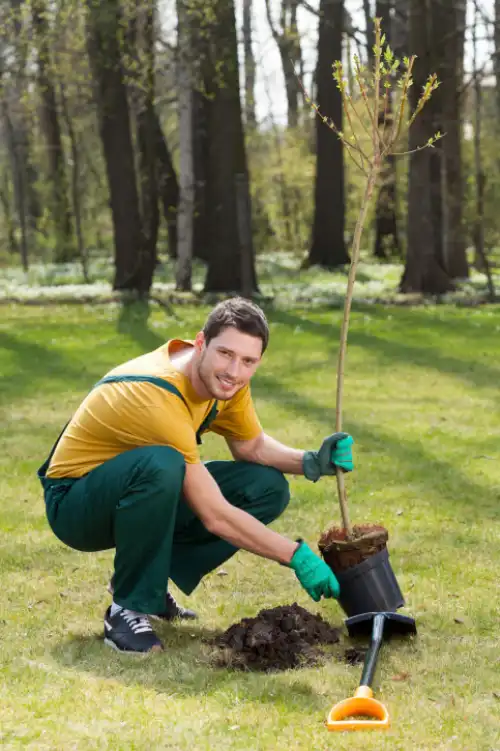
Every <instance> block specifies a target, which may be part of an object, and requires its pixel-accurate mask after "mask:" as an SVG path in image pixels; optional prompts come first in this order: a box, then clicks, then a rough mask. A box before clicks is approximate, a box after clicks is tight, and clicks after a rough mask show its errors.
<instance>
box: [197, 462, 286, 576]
mask: <svg viewBox="0 0 500 751" xmlns="http://www.w3.org/2000/svg"><path fill="white" fill-rule="evenodd" d="M183 491H184V496H185V498H186V501H187V503H188V505H189V506H190V508H191V509H192V510H193V511H194V513H195V514H196V516H197V517H198V518H199V519H200V520H201V522H202V523H203V525H204V526H205V527H206V528H207V529H208V531H209V532H211V533H212V534H214V535H216V536H217V537H221V538H222V539H223V540H226V541H227V542H230V543H232V544H233V545H235V546H236V547H237V548H243V549H244V550H248V551H250V552H251V553H255V554H256V555H260V556H262V557H263V558H269V559H270V560H272V561H278V562H279V563H284V564H288V563H290V561H291V559H292V556H293V554H294V553H295V551H296V550H297V547H298V545H297V543H296V542H292V541H291V540H288V539H287V538H286V537H283V536H282V535H279V534H278V533H277V532H273V531H272V530H271V529H268V528H267V527H266V526H265V525H264V524H262V523H261V522H260V521H258V519H255V518H254V517H253V516H251V515H250V514H247V512H246V511H242V509H239V508H236V507H235V506H232V505H231V504H230V503H228V501H226V499H225V498H224V496H223V495H222V493H221V492H220V489H219V486H218V485H217V483H216V482H215V480H214V478H213V477H212V475H211V474H210V472H209V471H208V470H207V468H206V467H205V466H204V465H203V464H186V475H185V478H184V485H183Z"/></svg>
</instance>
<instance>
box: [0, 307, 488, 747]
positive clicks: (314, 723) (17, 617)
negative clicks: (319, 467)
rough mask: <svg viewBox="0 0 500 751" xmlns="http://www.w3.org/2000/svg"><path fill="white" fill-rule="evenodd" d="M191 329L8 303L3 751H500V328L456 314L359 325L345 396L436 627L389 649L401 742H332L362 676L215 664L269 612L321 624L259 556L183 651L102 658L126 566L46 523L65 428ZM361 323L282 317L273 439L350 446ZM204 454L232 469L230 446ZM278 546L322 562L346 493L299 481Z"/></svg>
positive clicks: (374, 500)
mask: <svg viewBox="0 0 500 751" xmlns="http://www.w3.org/2000/svg"><path fill="white" fill-rule="evenodd" d="M206 310H207V309H206V308H203V307H198V308H194V307H188V306H179V307H178V308H177V313H178V316H179V318H180V321H174V320H173V319H169V318H167V317H166V316H165V313H164V312H161V311H160V310H158V309H154V310H153V311H152V312H151V314H150V316H149V318H148V317H147V316H145V315H142V314H141V313H140V311H138V310H137V309H129V310H128V311H127V310H125V311H124V310H122V309H121V308H119V307H118V306H62V307H59V308H57V307H39V308H37V307H34V306H30V307H23V306H3V307H2V309H1V314H2V317H1V319H0V410H1V421H0V440H1V450H0V463H1V471H0V498H1V503H0V545H1V552H0V577H1V582H0V587H1V597H0V670H1V679H2V680H1V681H0V698H1V701H0V747H1V748H2V749H17V748H31V749H61V750H62V749H64V751H66V750H68V749H78V750H80V749H99V750H100V751H101V750H102V749H112V750H113V751H115V750H116V749H123V750H124V751H125V750H127V751H128V750H129V749H189V751H202V750H204V749H220V750H221V751H226V750H228V751H229V750H232V749H238V751H253V750H254V749H255V750H257V749H258V750H259V751H260V750H261V749H262V750H263V749H266V750H270V751H271V750H272V751H274V750H275V749H287V750H289V751H292V750H295V749H297V750H298V749H301V750H302V749H307V750H309V749H310V750H311V751H316V750H317V749H330V748H335V749H346V750H347V749H349V751H360V749H364V750H366V751H370V750H371V749H376V750H377V751H379V749H394V750H395V751H402V749H410V750H411V751H421V750H422V751H423V750H424V749H425V750H426V751H427V750H429V751H431V750H432V751H441V750H443V751H444V750H445V749H446V751H448V750H449V751H456V750H458V749H461V750H462V751H476V750H477V751H496V750H498V749H500V649H499V646H500V638H499V631H500V604H499V602H500V577H499V575H498V568H499V566H500V545H499V540H500V503H499V499H500V463H499V454H500V414H499V386H500V313H499V311H498V309H495V308H488V307H482V308H474V309H463V308H462V309H458V308H453V307H448V306H444V305H443V306H437V307H420V308H415V309H408V308H389V307H382V306H366V307H358V308H357V309H356V310H355V312H354V313H353V317H352V325H351V332H350V339H349V351H348V361H347V372H346V384H345V428H346V429H347V430H349V432H351V433H352V434H353V435H354V437H355V441H356V445H355V449H356V453H355V459H356V471H355V472H354V473H353V475H351V476H349V478H348V479H347V486H348V493H349V498H350V504H351V516H352V518H353V521H354V522H357V523H360V522H379V523H382V524H384V525H385V526H386V527H387V528H388V529H389V532H390V541H389V546H390V553H391V561H392V565H393V568H394V570H395V572H396V574H397V577H398V580H399V583H400V586H401V588H402V590H403V592H404V593H405V596H406V600H407V608H406V609H405V612H408V613H411V614H412V615H413V616H414V617H415V618H416V620H417V626H418V629H419V635H418V637H417V639H416V640H414V641H407V642H401V641H400V642H398V643H392V644H391V645H387V646H385V647H384V649H383V651H382V653H381V657H380V661H379V669H378V671H377V678H376V684H375V689H376V696H377V698H379V699H381V700H382V701H384V702H385V703H386V704H387V706H388V708H389V711H390V714H391V718H392V728H391V730H390V731H389V732H388V733H386V734H378V733H375V732H372V733H361V734H355V735H351V734H339V735H337V734H333V733H328V731H327V730H326V729H325V726H324V721H325V718H326V716H327V714H328V711H329V709H330V707H331V706H332V704H333V703H335V702H336V701H338V700H340V699H342V698H344V697H346V696H349V695H350V694H352V693H353V691H354V690H355V688H356V686H357V683H358V681H359V678H360V674H361V668H360V667H359V666H358V667H351V666H349V665H347V664H346V663H345V662H344V661H343V660H342V659H341V657H342V655H343V652H344V650H345V649H346V647H347V646H348V645H349V640H348V639H347V637H346V636H345V635H344V637H343V639H342V643H341V644H340V645H339V647H338V648H336V649H334V651H333V654H332V655H331V659H328V660H327V661H326V662H325V664H324V665H323V666H321V667H317V668H307V669H303V670H296V671H290V672H287V673H281V674H269V675H258V674H244V673H238V672H230V671H224V670H220V669H216V668H214V667H212V664H211V655H210V649H209V647H208V646H207V645H206V644H205V643H204V640H203V639H204V637H206V636H209V635H211V634H213V633H214V632H216V631H220V630H224V629H226V628H227V627H228V626H229V625H231V624H232V623H234V622H235V621H237V620H239V619H240V618H241V617H243V616H253V615H256V614H257V612H258V611H259V610H260V609H261V608H263V607H275V606H278V605H282V604H291V603H292V602H294V601H297V602H298V603H299V604H301V605H302V606H304V607H307V608H308V609H310V610H311V611H312V612H319V613H321V615H322V616H323V617H325V618H327V619H328V620H329V621H330V622H331V623H333V624H336V625H341V624H342V622H343V613H342V611H341V609H340V608H339V606H338V605H337V604H336V603H335V602H332V601H329V602H324V603H321V604H319V605H316V604H315V603H313V602H312V600H309V599H308V598H307V595H306V594H305V593H304V592H303V591H302V589H301V588H300V586H299V584H298V582H297V581H296V579H295V577H294V575H293V573H292V572H291V571H288V570H287V569H284V568H282V567H280V566H278V565H276V564H273V563H271V562H268V561H263V560H261V559H259V558H257V557H254V556H251V555H249V554H248V553H239V554H238V555H237V556H235V558H233V559H232V560H231V561H230V562H229V563H228V564H227V565H226V566H225V567H224V568H225V570H226V571H227V574H228V575H227V576H224V577H222V576H217V575H216V574H214V575H212V576H210V577H207V579H206V580H205V581H204V582H203V583H202V584H201V585H200V587H199V588H198V590H196V591H195V593H194V594H193V596H192V597H191V598H189V600H186V598H183V597H180V598H179V599H181V601H182V602H186V603H189V605H190V606H191V607H194V608H195V609H197V610H198V611H199V613H200V620H199V621H198V622H197V624H196V625H182V626H169V625H164V626H161V627H160V629H159V633H160V635H161V637H162V638H163V639H164V641H165V643H166V645H167V649H166V651H165V653H164V654H162V655H155V656H152V657H147V658H145V659H141V658H139V659H138V658H133V657H128V658H127V657H126V656H123V655H118V654H116V653H114V652H112V651H111V650H109V649H107V648H106V647H104V646H103V642H102V617H103V613H104V610H105V608H106V606H107V604H108V603H109V595H108V594H107V592H106V584H107V579H108V576H109V573H110V570H111V563H112V551H106V552H103V553H99V554H85V553H78V552H75V551H73V550H70V549H69V548H66V547H65V546H64V545H62V544H61V543H59V542H58V541H57V539H56V538H55V537H54V536H53V534H52V533H51V532H50V530H49V528H48V526H47V524H46V521H45V517H44V507H43V501H42V497H41V492H40V491H41V489H40V487H39V485H38V481H37V480H36V477H35V472H36V468H37V466H38V465H39V464H40V463H41V462H42V460H43V459H44V458H45V456H46V454H47V452H48V450H49V449H50V446H51V444H52V442H53V440H54V439H55V438H56V436H57V435H58V432H59V430H60V429H61V427H62V426H63V424H64V423H65V421H66V420H67V418H68V417H69V416H70V415H71V412H72V410H73V409H74V408H75V407H76V406H77V405H78V403H79V401H80V399H81V398H82V397H83V395H84V394H85V393H86V391H87V390H88V389H89V388H90V387H91V386H92V385H93V383H94V382H95V381H96V380H98V378H99V377H100V376H101V375H102V374H103V373H104V372H105V371H106V370H107V369H109V368H110V367H112V366H114V365H115V364H117V363H118V362H120V361H123V360H125V359H128V358H130V357H134V356H136V355H138V354H139V353H141V352H144V351H146V350H148V349H152V348H154V347H156V346H158V345H159V344H160V343H162V342H163V341H164V340H165V339H167V338H169V337H171V336H174V335H184V336H187V337H188V336H191V335H194V333H195V332H196V331H197V329H198V328H199V326H200V324H201V323H202V321H203V319H204V316H205V314H206ZM340 317H341V312H340V311H339V310H335V311H326V312H325V311H321V310H317V311H314V312H312V311H311V310H310V309H309V310H299V309H293V310H286V311H285V310H270V311H269V318H270V322H271V346H270V349H269V353H268V354H266V357H265V361H264V363H263V364H262V367H261V369H260V371H259V373H258V375H257V376H256V378H255V382H254V388H253V391H254V395H255V400H256V403H257V406H258V410H259V414H260V416H261V419H262V422H263V424H264V426H265V429H266V430H267V431H268V432H270V433H271V434H272V435H274V436H275V437H277V438H278V439H280V440H282V441H285V442H288V443H290V444H292V445H295V446H301V447H304V448H316V447H318V446H319V444H320V442H321V439H322V438H323V436H324V435H326V434H328V433H329V432H332V430H333V428H334V406H335V404H334V402H335V369H336V351H337V344H338V331H339V321H340ZM204 456H205V457H207V458H208V457H214V458H224V457H227V456H228V453H227V450H226V448H225V445H224V443H223V442H221V440H220V439H218V438H217V437H215V436H211V437H209V438H208V439H207V440H206V441H205V444H204ZM291 487H292V502H291V504H290V506H289V509H288V511H287V512H286V513H285V515H284V516H283V517H282V518H281V519H280V520H279V521H278V522H277V523H276V524H275V529H277V530H279V531H281V532H283V533H285V534H287V535H289V536H298V535H301V536H303V537H305V538H306V539H307V541H308V542H309V543H310V544H311V545H313V546H315V545H316V541H317V539H318V537H319V535H320V533H321V531H323V530H324V529H325V528H326V527H327V526H329V525H330V524H331V523H332V522H338V521H339V515H338V509H337V501H336V485H335V482H334V480H329V479H325V480H323V481H321V482H319V483H317V484H314V485H313V484H311V483H308V482H307V481H306V480H304V479H303V478H295V479H291Z"/></svg>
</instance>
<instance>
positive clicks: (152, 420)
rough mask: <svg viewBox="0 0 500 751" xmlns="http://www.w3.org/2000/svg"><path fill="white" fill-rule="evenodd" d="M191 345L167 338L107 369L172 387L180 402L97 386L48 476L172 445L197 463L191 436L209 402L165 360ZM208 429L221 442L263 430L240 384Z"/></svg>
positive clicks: (131, 388)
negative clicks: (151, 378) (142, 448)
mask: <svg viewBox="0 0 500 751" xmlns="http://www.w3.org/2000/svg"><path fill="white" fill-rule="evenodd" d="M186 346H193V345H192V342H189V341H184V340H182V339H172V340H171V341H169V342H167V343H166V344H164V345H162V346H161V347H159V348H158V349H156V350H154V351H153V352H149V353H147V354H145V355H141V356H140V357H137V358H136V359H134V360H130V361H129V362H127V363H124V364H123V365H120V366H119V367H117V368H115V369H114V370H111V371H110V372H109V373H108V374H107V375H108V376H111V375H113V376H115V375H143V376H155V377H157V378H162V379H164V380H166V381H169V382H170V383H171V384H173V385H174V386H175V387H176V388H177V389H178V391H179V392H180V393H181V394H182V396H183V397H184V399H185V402H184V401H183V400H182V399H181V398H180V397H179V396H177V394H173V393H171V392H170V391H166V390H165V389H163V388H161V387H159V386H156V385H155V384H153V383H148V382H144V381H120V382H117V383H105V384H101V385H100V386H98V387H97V388H95V389H93V390H92V391H91V392H90V393H89V394H88V395H87V396H86V398H85V399H84V400H83V402H82V403H81V405H80V406H79V408H78V409H77V411H76V412H75V414H74V415H73V417H72V419H71V421H70V422H69V424H68V426H67V428H66V430H65V431H64V434H63V436H62V437H61V440H60V441H59V443H58V445H57V447H56V450H55V452H54V454H53V456H52V459H51V462H50V465H49V468H48V470H47V477H57V478H60V477H82V476H83V475H85V474H87V472H90V470H92V469H95V467H98V466H99V465H100V464H102V463H103V462H105V461H108V459H112V458H114V457H115V456H117V455H118V454H121V453H122V452H124V451H129V450H130V449H133V448H137V447H139V446H171V447H172V448H175V449H177V451H179V452H180V453H181V454H183V456H184V458H185V460H186V462H187V463H188V464H196V463H197V462H199V461H200V456H199V453H198V446H197V442H196V433H197V431H198V429H199V428H200V426H201V425H202V423H203V421H204V420H205V418H206V417H207V416H208V414H209V413H210V410H211V408H212V406H213V404H214V400H213V399H209V400H208V401H207V400H204V399H202V398H200V397H199V396H198V394H197V393H196V392H195V390H194V388H193V386H192V385H191V381H190V380H189V378H187V376H185V375H184V374H183V373H180V372H179V371H178V370H176V369H175V368H174V366H173V364H172V362H171V360H170V357H171V356H172V355H174V354H175V353H176V352H179V351H180V350H182V349H184V348H185V347H186ZM208 430H211V431H213V432H214V433H218V434H219V435H221V436H224V437H225V438H234V439H235V440H240V441H247V440H251V439H252V438H256V437H257V436H258V435H259V433H260V432H261V431H262V428H261V425H260V422H259V420H258V417H257V415H256V412H255V408H254V405H253V402H252V397H251V394H250V387H249V386H245V387H244V388H242V389H241V390H240V391H238V393H237V394H236V395H235V396H234V397H233V398H232V399H229V400H228V401H219V402H218V414H217V417H216V418H215V420H213V422H211V423H210V426H209V428H208Z"/></svg>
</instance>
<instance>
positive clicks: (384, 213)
mask: <svg viewBox="0 0 500 751" xmlns="http://www.w3.org/2000/svg"><path fill="white" fill-rule="evenodd" d="M392 5H393V0H377V5H376V10H375V15H376V17H377V18H381V19H382V30H383V33H384V34H385V38H386V44H387V45H388V46H389V47H391V48H392V18H391V10H392ZM384 109H385V111H384ZM379 121H380V123H381V124H383V123H384V121H385V124H386V126H387V127H388V128H391V127H392V121H393V102H392V89H388V100H387V107H386V108H385V105H384V101H383V99H382V100H381V112H380V115H379ZM401 254H402V252H401V246H400V243H399V234H398V222H397V174H396V159H395V157H394V156H393V155H392V154H390V155H389V156H387V157H386V158H385V159H384V163H383V164H382V168H381V171H380V187H379V190H378V194H377V202H376V206H375V247H374V255H375V256H376V257H377V258H381V259H385V258H388V257H389V256H393V255H396V256H401Z"/></svg>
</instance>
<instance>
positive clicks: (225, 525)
mask: <svg viewBox="0 0 500 751" xmlns="http://www.w3.org/2000/svg"><path fill="white" fill-rule="evenodd" d="M210 532H212V534H214V535H217V537H221V538H222V539H223V540H226V541H227V542H230V543H232V544H233V545H234V546H235V547H237V548H242V549H243V550H248V551H249V552H250V553H255V554H256V555H260V556H262V557H263V558H268V559H269V560H272V561H278V563H285V564H286V563H290V561H291V559H292V556H293V554H294V553H295V550H296V549H297V543H296V542H292V540H289V539H288V538H287V537H283V536H282V535H280V534H278V533H277V532H273V530H272V529H268V528H267V527H266V526H265V525H264V524H262V522H260V521H259V520H258V519H255V518H254V517H253V516H251V515H250V514H248V513H247V512H246V511H242V510H241V509H239V508H237V507H236V506H231V505H229V504H228V507H227V508H226V509H225V513H224V515H223V516H221V517H220V518H218V519H216V520H214V522H213V523H211V524H210Z"/></svg>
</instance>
